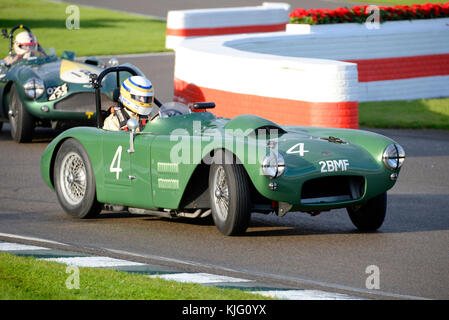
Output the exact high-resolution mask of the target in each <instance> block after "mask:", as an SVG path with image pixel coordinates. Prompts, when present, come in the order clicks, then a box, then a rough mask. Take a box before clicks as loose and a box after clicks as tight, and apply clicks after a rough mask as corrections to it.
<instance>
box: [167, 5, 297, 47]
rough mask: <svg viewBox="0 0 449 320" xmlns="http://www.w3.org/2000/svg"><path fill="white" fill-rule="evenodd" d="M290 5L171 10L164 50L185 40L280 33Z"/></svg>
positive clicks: (287, 19)
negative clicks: (244, 34)
mask: <svg viewBox="0 0 449 320" xmlns="http://www.w3.org/2000/svg"><path fill="white" fill-rule="evenodd" d="M289 13H290V5H289V4H288V3H280V2H264V3H263V4H262V5H261V6H258V7H240V8H220V9H196V10H175V11H169V12H168V14H167V33H166V47H167V48H169V49H174V48H175V47H176V46H177V44H178V43H179V42H180V41H182V40H183V39H186V38H191V37H203V36H216V35H224V34H236V33H253V32H272V31H284V30H285V26H286V24H287V23H288V21H289V17H288V14H289Z"/></svg>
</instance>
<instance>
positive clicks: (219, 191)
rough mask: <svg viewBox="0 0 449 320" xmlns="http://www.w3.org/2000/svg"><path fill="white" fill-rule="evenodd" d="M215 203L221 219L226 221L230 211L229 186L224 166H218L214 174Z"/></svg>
mask: <svg viewBox="0 0 449 320" xmlns="http://www.w3.org/2000/svg"><path fill="white" fill-rule="evenodd" d="M213 186H214V195H213V198H214V203H215V204H216V213H217V215H218V217H219V218H220V220H222V221H225V220H226V219H227V218H228V213H229V186H228V183H227V181H226V174H225V171H224V168H223V167H218V169H217V170H216V172H215V175H214V183H213Z"/></svg>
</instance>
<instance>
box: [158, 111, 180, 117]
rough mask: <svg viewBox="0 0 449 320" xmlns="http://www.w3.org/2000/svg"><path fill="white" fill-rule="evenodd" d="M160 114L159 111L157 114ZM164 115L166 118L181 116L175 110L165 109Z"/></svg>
mask: <svg viewBox="0 0 449 320" xmlns="http://www.w3.org/2000/svg"><path fill="white" fill-rule="evenodd" d="M160 113H161V111H159V114H160ZM164 113H165V114H166V115H167V117H168V118H169V117H174V116H178V115H182V114H183V113H182V112H181V111H179V110H176V109H165V110H164Z"/></svg>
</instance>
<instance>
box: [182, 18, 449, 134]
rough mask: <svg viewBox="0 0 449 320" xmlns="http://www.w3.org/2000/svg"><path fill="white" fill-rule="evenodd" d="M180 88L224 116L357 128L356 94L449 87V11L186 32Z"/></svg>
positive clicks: (427, 92)
mask: <svg viewBox="0 0 449 320" xmlns="http://www.w3.org/2000/svg"><path fill="white" fill-rule="evenodd" d="M175 96H176V97H177V98H178V99H179V100H184V101H186V102H192V101H206V100H210V101H215V102H216V104H217V108H216V113H217V114H218V115H221V116H226V117H232V116H235V115H238V114H242V113H252V114H256V115H259V116H263V117H267V118H269V119H271V120H273V121H275V122H278V123H281V124H302V125H314V126H330V127H346V128H357V127H358V101H376V100H403V99H406V100H409V99H419V98H436V97H444V96H449V19H448V18H444V19H426V20H413V21H396V22H386V23H383V24H381V25H380V28H379V29H368V28H366V26H365V25H363V24H337V25H319V26H311V27H310V26H305V25H292V26H291V25H287V31H286V32H272V33H257V34H235V35H229V36H213V37H197V38H191V39H185V40H184V41H182V42H180V43H179V45H178V46H177V47H176V63H175Z"/></svg>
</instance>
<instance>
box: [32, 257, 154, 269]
mask: <svg viewBox="0 0 449 320" xmlns="http://www.w3.org/2000/svg"><path fill="white" fill-rule="evenodd" d="M40 260H45V261H54V262H59V263H63V264H67V265H69V266H77V267H90V268H102V267H124V266H127V267H129V266H144V265H146V264H145V263H139V262H133V261H126V260H121V259H114V258H109V257H72V258H46V259H40Z"/></svg>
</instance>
